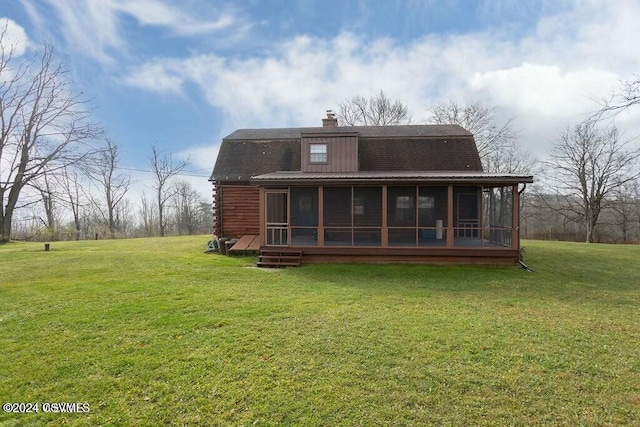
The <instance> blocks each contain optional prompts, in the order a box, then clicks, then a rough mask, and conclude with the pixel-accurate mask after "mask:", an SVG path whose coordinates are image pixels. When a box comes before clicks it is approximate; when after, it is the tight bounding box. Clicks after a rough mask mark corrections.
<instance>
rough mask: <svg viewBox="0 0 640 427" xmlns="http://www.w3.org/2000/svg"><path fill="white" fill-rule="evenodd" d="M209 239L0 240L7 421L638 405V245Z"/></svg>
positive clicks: (495, 421)
mask: <svg viewBox="0 0 640 427" xmlns="http://www.w3.org/2000/svg"><path fill="white" fill-rule="evenodd" d="M207 241H208V237H206V236H204V237H183V238H166V239H140V240H117V241H85V242H54V243H52V244H51V251H50V252H44V251H43V245H42V244H25V243H12V244H9V245H2V246H0V349H1V351H0V403H5V402H25V403H27V402H86V403H88V404H89V405H90V412H89V413H77V414H61V413H53V414H52V413H48V414H47V413H43V412H42V411H41V412H40V413H37V414H7V413H3V412H0V423H1V424H3V425H9V426H12V425H63V424H64V425H267V426H268V425H280V424H281V425H292V424H295V425H311V426H313V425H318V426H319V425H342V426H350V425H364V426H375V425H381V426H382V425H384V426H387V425H425V424H437V425H441V424H446V425H504V424H507V425H514V424H516V425H539V424H561V425H580V424H582V425H620V424H634V423H637V422H638V420H640V391H639V390H640V355H639V352H638V348H640V309H639V307H640V269H639V268H638V260H639V259H640V247H638V246H610V245H595V244H592V245H586V244H575V243H558V242H536V241H526V242H525V243H524V245H525V246H526V254H527V259H526V262H527V264H528V265H529V266H530V267H532V268H533V269H535V270H536V272H535V273H527V272H525V271H523V270H521V269H518V268H515V267H513V268H511V267H487V266H484V267H482V266H451V267H441V266H417V265H387V266H378V265H354V264H349V265H313V266H303V267H300V268H291V269H287V270H277V271H272V270H266V271H265V270H262V269H255V268H250V267H251V266H252V265H253V264H254V262H255V260H254V259H252V258H229V257H223V256H220V255H205V254H203V253H202V251H203V249H204V246H205V244H206V242H207Z"/></svg>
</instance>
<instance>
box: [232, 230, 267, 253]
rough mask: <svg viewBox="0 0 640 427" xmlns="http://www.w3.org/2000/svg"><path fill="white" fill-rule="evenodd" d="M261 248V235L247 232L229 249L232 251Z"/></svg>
mask: <svg viewBox="0 0 640 427" xmlns="http://www.w3.org/2000/svg"><path fill="white" fill-rule="evenodd" d="M259 249H260V236H258V235H255V234H245V235H244V236H242V237H241V238H240V240H238V241H237V242H236V244H235V245H233V246H232V247H231V249H229V250H230V251H231V252H243V251H258V250H259Z"/></svg>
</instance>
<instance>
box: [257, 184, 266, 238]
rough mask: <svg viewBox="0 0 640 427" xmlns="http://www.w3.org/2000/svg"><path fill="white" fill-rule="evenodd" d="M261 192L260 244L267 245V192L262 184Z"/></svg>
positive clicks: (259, 203) (259, 204)
mask: <svg viewBox="0 0 640 427" xmlns="http://www.w3.org/2000/svg"><path fill="white" fill-rule="evenodd" d="M258 188H259V191H260V194H259V195H258V199H259V202H258V209H259V210H260V213H259V215H258V218H259V221H260V228H259V230H260V234H259V235H260V237H259V241H260V246H266V244H267V242H266V235H267V233H266V230H265V227H266V224H267V223H266V217H265V209H264V203H265V201H264V199H265V192H264V187H262V186H260V187H258Z"/></svg>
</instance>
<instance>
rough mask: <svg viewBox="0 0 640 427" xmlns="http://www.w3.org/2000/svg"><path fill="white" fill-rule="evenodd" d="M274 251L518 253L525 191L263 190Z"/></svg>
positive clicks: (268, 237)
mask: <svg viewBox="0 0 640 427" xmlns="http://www.w3.org/2000/svg"><path fill="white" fill-rule="evenodd" d="M261 191H262V194H263V197H264V199H263V206H264V214H263V216H262V218H263V221H264V222H263V224H264V228H263V232H264V241H265V244H266V245H267V246H293V247H327V248H331V247H382V248H393V247H402V248H425V249H428V248H460V249H463V248H476V249H477V248H486V249H506V248H507V249H511V248H515V247H517V241H516V239H515V236H516V234H515V229H516V228H515V225H516V224H517V212H514V206H517V203H516V199H517V185H515V184H509V185H351V186H348V185H341V186H318V187H312V186H290V187H281V188H262V190H261Z"/></svg>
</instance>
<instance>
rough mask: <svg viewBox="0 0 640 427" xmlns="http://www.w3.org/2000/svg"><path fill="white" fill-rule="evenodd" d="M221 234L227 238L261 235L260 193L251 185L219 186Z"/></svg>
mask: <svg viewBox="0 0 640 427" xmlns="http://www.w3.org/2000/svg"><path fill="white" fill-rule="evenodd" d="M217 193H218V201H219V206H220V207H221V212H220V218H219V220H220V233H221V234H222V236H220V237H227V238H234V237H235V238H240V237H242V236H244V235H245V234H256V235H257V234H259V233H260V200H259V197H260V192H259V190H258V188H257V187H253V186H250V185H218V186H217Z"/></svg>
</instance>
